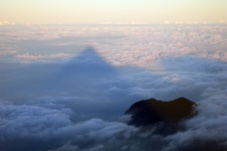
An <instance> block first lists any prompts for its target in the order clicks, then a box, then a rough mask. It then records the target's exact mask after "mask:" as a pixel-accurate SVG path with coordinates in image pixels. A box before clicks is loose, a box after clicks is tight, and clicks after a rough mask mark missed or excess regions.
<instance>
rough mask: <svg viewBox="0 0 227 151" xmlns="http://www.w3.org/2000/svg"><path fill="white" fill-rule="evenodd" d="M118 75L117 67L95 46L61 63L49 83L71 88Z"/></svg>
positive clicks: (90, 84) (64, 88) (99, 81)
mask: <svg viewBox="0 0 227 151" xmlns="http://www.w3.org/2000/svg"><path fill="white" fill-rule="evenodd" d="M117 76H118V73H117V71H116V70H115V68H114V67H113V66H112V65H111V64H109V63H108V62H106V61H105V60H104V59H103V58H102V57H101V56H100V55H99V54H98V53H97V52H96V50H95V49H94V48H93V47H88V48H86V49H85V50H83V51H82V52H81V53H80V54H79V55H78V56H76V57H75V58H73V59H71V60H69V61H67V62H65V63H63V65H60V67H59V68H58V69H57V71H56V73H55V74H53V76H52V77H50V79H49V80H48V83H49V82H51V85H52V86H54V88H60V89H62V90H71V89H73V87H78V86H80V87H86V86H89V87H90V86H92V84H97V83H99V84H101V83H102V81H103V82H104V81H106V80H109V79H113V78H116V77H117ZM75 85H76V86H75Z"/></svg>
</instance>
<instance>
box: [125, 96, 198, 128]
mask: <svg viewBox="0 0 227 151" xmlns="http://www.w3.org/2000/svg"><path fill="white" fill-rule="evenodd" d="M196 106H197V105H196V103H195V102H193V101H190V100H188V99H186V98H184V97H180V98H177V99H175V100H171V101H168V102H167V101H161V100H156V99H154V98H151V99H148V100H141V101H139V102H136V103H134V104H133V105H132V106H131V107H130V108H129V109H128V110H127V111H126V112H125V115H131V119H130V120H129V121H128V124H130V125H135V126H137V127H141V126H152V125H154V124H157V123H162V124H164V125H178V123H180V122H181V121H182V120H185V119H188V118H191V117H193V116H194V115H196Z"/></svg>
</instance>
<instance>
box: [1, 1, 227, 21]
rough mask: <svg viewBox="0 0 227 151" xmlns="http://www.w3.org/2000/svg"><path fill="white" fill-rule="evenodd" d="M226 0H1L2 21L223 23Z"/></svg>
mask: <svg viewBox="0 0 227 151" xmlns="http://www.w3.org/2000/svg"><path fill="white" fill-rule="evenodd" d="M226 22H227V1H226V0H184V1H182V0H171V1H170V0H159V1H156V0H143V1H138V0H46V1H40V0H1V2H0V23H1V24H26V23H27V24H163V23H164V24H169V23H172V24H223V23H226Z"/></svg>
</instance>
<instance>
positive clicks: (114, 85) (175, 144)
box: [0, 25, 227, 151]
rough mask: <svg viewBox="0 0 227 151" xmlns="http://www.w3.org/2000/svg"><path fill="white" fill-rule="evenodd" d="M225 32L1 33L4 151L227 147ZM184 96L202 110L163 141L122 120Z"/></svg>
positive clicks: (72, 29)
mask: <svg viewBox="0 0 227 151" xmlns="http://www.w3.org/2000/svg"><path fill="white" fill-rule="evenodd" d="M226 28H227V27H226V26H210V25H204V26H189V25H185V26H183V25H176V26H172V25H168V26H167V25H165V26H28V27H25V26H9V27H7V26H2V27H0V31H1V33H2V34H1V36H0V49H1V51H0V63H1V64H0V73H1V74H0V90H1V91H0V100H1V101H0V131H1V133H0V148H1V149H2V150H5V151H14V150H15V151H16V150H18V149H19V150H24V151H26V149H27V150H34V151H36V150H37V151H44V150H45V151H63V150H64V151H66V150H67V151H71V150H73V151H75V150H79V151H83V150H86V151H87V150H90V151H102V150H103V151H104V150H131V151H136V150H143V151H146V150H151V149H152V150H154V151H156V150H157V151H160V150H161V151H172V150H174V151H176V150H177V151H178V150H179V151H180V150H184V151H185V150H187V149H188V150H190V149H191V150H198V149H199V148H200V149H201V148H202V149H203V150H205V149H206V147H207V146H206V145H204V144H207V143H208V144H210V146H208V147H210V148H212V147H213V148H220V150H221V149H226V143H227V142H226V141H227V134H226V133H225V132H226V131H227V129H226V126H225V125H226V124H227V123H226V121H227V119H226V117H227V110H226V109H227V104H226V101H227V87H226V86H227V76H226V75H227V58H226V56H227V54H226V49H227V45H226V40H227V36H226V35H227V34H226ZM180 96H184V97H186V98H189V99H191V100H192V101H195V102H196V103H197V104H198V110H199V114H198V116H196V117H194V118H192V119H191V120H188V121H185V122H184V123H183V124H184V125H185V126H186V130H185V131H180V132H177V133H175V134H172V135H168V136H161V135H157V134H152V130H151V131H146V132H144V131H141V129H138V128H135V127H131V126H128V125H127V124H125V123H124V122H123V121H121V115H122V114H123V113H124V111H125V110H127V108H128V107H129V106H130V105H131V104H132V103H134V102H135V101H139V100H141V99H147V98H152V97H154V98H157V99H161V100H165V101H168V100H172V99H175V98H177V97H180ZM198 142H199V143H198ZM12 144H13V145H12Z"/></svg>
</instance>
